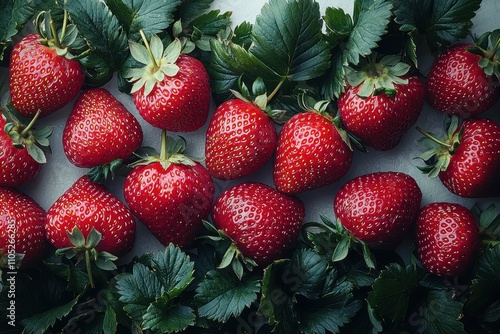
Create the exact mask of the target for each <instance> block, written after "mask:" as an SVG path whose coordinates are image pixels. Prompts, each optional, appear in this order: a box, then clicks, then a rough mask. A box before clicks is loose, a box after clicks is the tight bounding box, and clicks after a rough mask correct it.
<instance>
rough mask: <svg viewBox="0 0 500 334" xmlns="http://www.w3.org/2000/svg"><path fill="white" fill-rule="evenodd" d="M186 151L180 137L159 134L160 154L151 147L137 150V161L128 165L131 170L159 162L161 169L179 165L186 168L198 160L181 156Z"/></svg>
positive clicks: (183, 141) (183, 140)
mask: <svg viewBox="0 0 500 334" xmlns="http://www.w3.org/2000/svg"><path fill="white" fill-rule="evenodd" d="M185 149H186V140H185V139H184V138H182V137H179V139H177V140H176V139H174V138H172V137H169V136H167V133H166V131H162V132H161V147H160V153H158V152H157V151H156V150H155V149H153V148H151V147H143V148H141V149H139V150H138V151H137V152H136V153H135V155H136V156H137V157H138V158H139V160H137V161H135V162H133V163H131V164H129V165H128V166H129V167H131V168H133V167H136V166H144V165H149V164H152V163H155V162H159V163H160V164H161V166H162V167H163V169H167V168H168V167H169V166H170V165H171V164H180V165H186V166H194V165H195V164H196V162H199V161H200V159H196V158H192V157H188V156H187V155H185V154H183V153H184V151H185Z"/></svg>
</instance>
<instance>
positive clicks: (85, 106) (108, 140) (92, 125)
mask: <svg viewBox="0 0 500 334" xmlns="http://www.w3.org/2000/svg"><path fill="white" fill-rule="evenodd" d="M142 139H143V133H142V129H141V126H140V124H139V122H138V121H137V119H136V118H135V117H134V116H133V115H132V114H131V113H130V112H129V111H128V110H127V109H126V108H125V106H123V104H121V103H120V102H119V101H118V100H117V99H116V98H115V97H114V96H113V95H111V93H110V92H108V91H107V90H105V89H103V88H96V89H90V90H87V91H85V92H83V93H82V94H81V95H80V97H79V98H78V100H77V101H76V102H75V105H74V106H73V110H72V112H71V114H70V115H69V117H68V120H67V122H66V126H65V127H64V131H63V137H62V142H63V149H64V153H66V156H67V157H68V159H69V161H70V162H71V163H73V164H74V165H75V166H77V167H83V168H91V167H96V166H103V165H106V164H110V163H112V162H113V161H115V160H118V159H122V160H124V159H126V158H128V157H130V156H131V155H132V154H133V153H134V151H136V150H137V149H138V148H139V147H140V146H141V143H142Z"/></svg>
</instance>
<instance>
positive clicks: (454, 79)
mask: <svg viewBox="0 0 500 334" xmlns="http://www.w3.org/2000/svg"><path fill="white" fill-rule="evenodd" d="M470 46H472V45H469V44H458V45H455V46H453V47H451V48H449V49H448V50H446V51H445V52H443V53H442V54H440V55H439V56H438V57H437V59H436V61H435V62H434V64H433V66H432V68H431V71H430V72H429V75H428V77H427V83H426V99H427V102H428V103H429V104H430V105H431V107H433V108H435V109H437V110H440V111H442V112H444V113H447V114H453V115H460V116H462V117H469V116H472V115H476V114H478V113H481V112H483V111H485V110H488V109H490V108H491V107H492V106H493V105H494V104H495V103H496V102H497V101H498V98H499V97H500V88H499V85H498V82H495V81H494V80H493V78H492V77H490V76H487V75H486V73H485V72H484V70H483V69H482V68H481V67H480V66H479V64H478V63H479V61H480V60H481V56H479V55H477V54H473V53H471V52H469V51H467V50H466V49H467V47H470Z"/></svg>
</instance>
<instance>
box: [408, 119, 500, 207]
mask: <svg viewBox="0 0 500 334" xmlns="http://www.w3.org/2000/svg"><path fill="white" fill-rule="evenodd" d="M417 129H418V130H419V131H420V132H422V133H423V134H424V135H425V137H424V138H422V139H420V140H419V144H420V145H421V146H423V147H424V148H426V149H429V150H428V151H427V152H425V153H423V154H422V155H420V156H419V158H420V159H422V160H423V161H424V162H425V163H426V166H423V167H419V169H420V170H421V171H423V172H424V173H427V174H428V176H429V177H430V178H435V177H436V176H439V179H440V180H441V182H442V183H443V185H444V186H445V187H446V188H447V189H448V190H449V191H450V192H452V193H453V194H455V195H458V196H461V197H468V198H478V197H499V196H500V188H499V187H498V185H499V184H500V173H498V171H499V170H500V126H499V125H498V124H496V123H495V122H494V121H492V120H490V119H467V120H465V121H463V122H460V120H459V119H458V117H456V116H452V117H447V118H446V123H445V129H446V137H445V138H444V139H439V138H437V135H435V134H429V133H427V132H425V131H424V130H422V129H420V128H417Z"/></svg>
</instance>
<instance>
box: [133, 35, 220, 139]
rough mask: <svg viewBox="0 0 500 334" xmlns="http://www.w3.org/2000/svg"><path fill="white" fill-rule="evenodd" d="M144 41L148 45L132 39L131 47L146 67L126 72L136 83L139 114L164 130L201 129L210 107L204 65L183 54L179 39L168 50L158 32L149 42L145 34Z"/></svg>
mask: <svg viewBox="0 0 500 334" xmlns="http://www.w3.org/2000/svg"><path fill="white" fill-rule="evenodd" d="M144 42H145V44H146V46H143V45H141V44H138V43H134V42H130V51H131V54H132V56H133V57H134V58H135V59H136V60H137V61H138V62H140V63H142V64H144V65H145V67H143V68H140V69H139V68H134V69H131V70H129V71H128V73H127V74H126V76H127V77H128V78H130V81H131V82H133V83H134V85H133V87H132V90H131V93H132V94H133V97H134V103H135V105H136V107H137V110H138V111H139V113H140V115H141V116H142V117H143V118H144V119H145V120H146V121H147V122H148V123H150V124H151V125H153V126H155V127H157V128H160V129H162V130H166V131H173V132H192V131H196V130H198V129H199V128H201V127H202V126H203V125H204V124H205V122H206V121H207V118H208V111H209V108H210V78H209V76H208V73H207V71H206V69H205V67H204V66H203V64H202V63H201V62H200V61H199V60H198V59H196V58H193V57H191V56H188V55H186V54H180V52H181V42H180V41H179V40H178V39H176V40H174V41H173V42H172V43H171V44H170V45H169V46H168V47H167V48H166V49H165V51H164V50H163V44H162V42H161V40H160V38H159V37H157V36H152V38H151V44H150V45H149V44H148V43H147V42H146V39H145V38H144ZM148 50H150V51H151V52H148ZM148 54H149V55H150V58H148V56H147V55H148Z"/></svg>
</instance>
